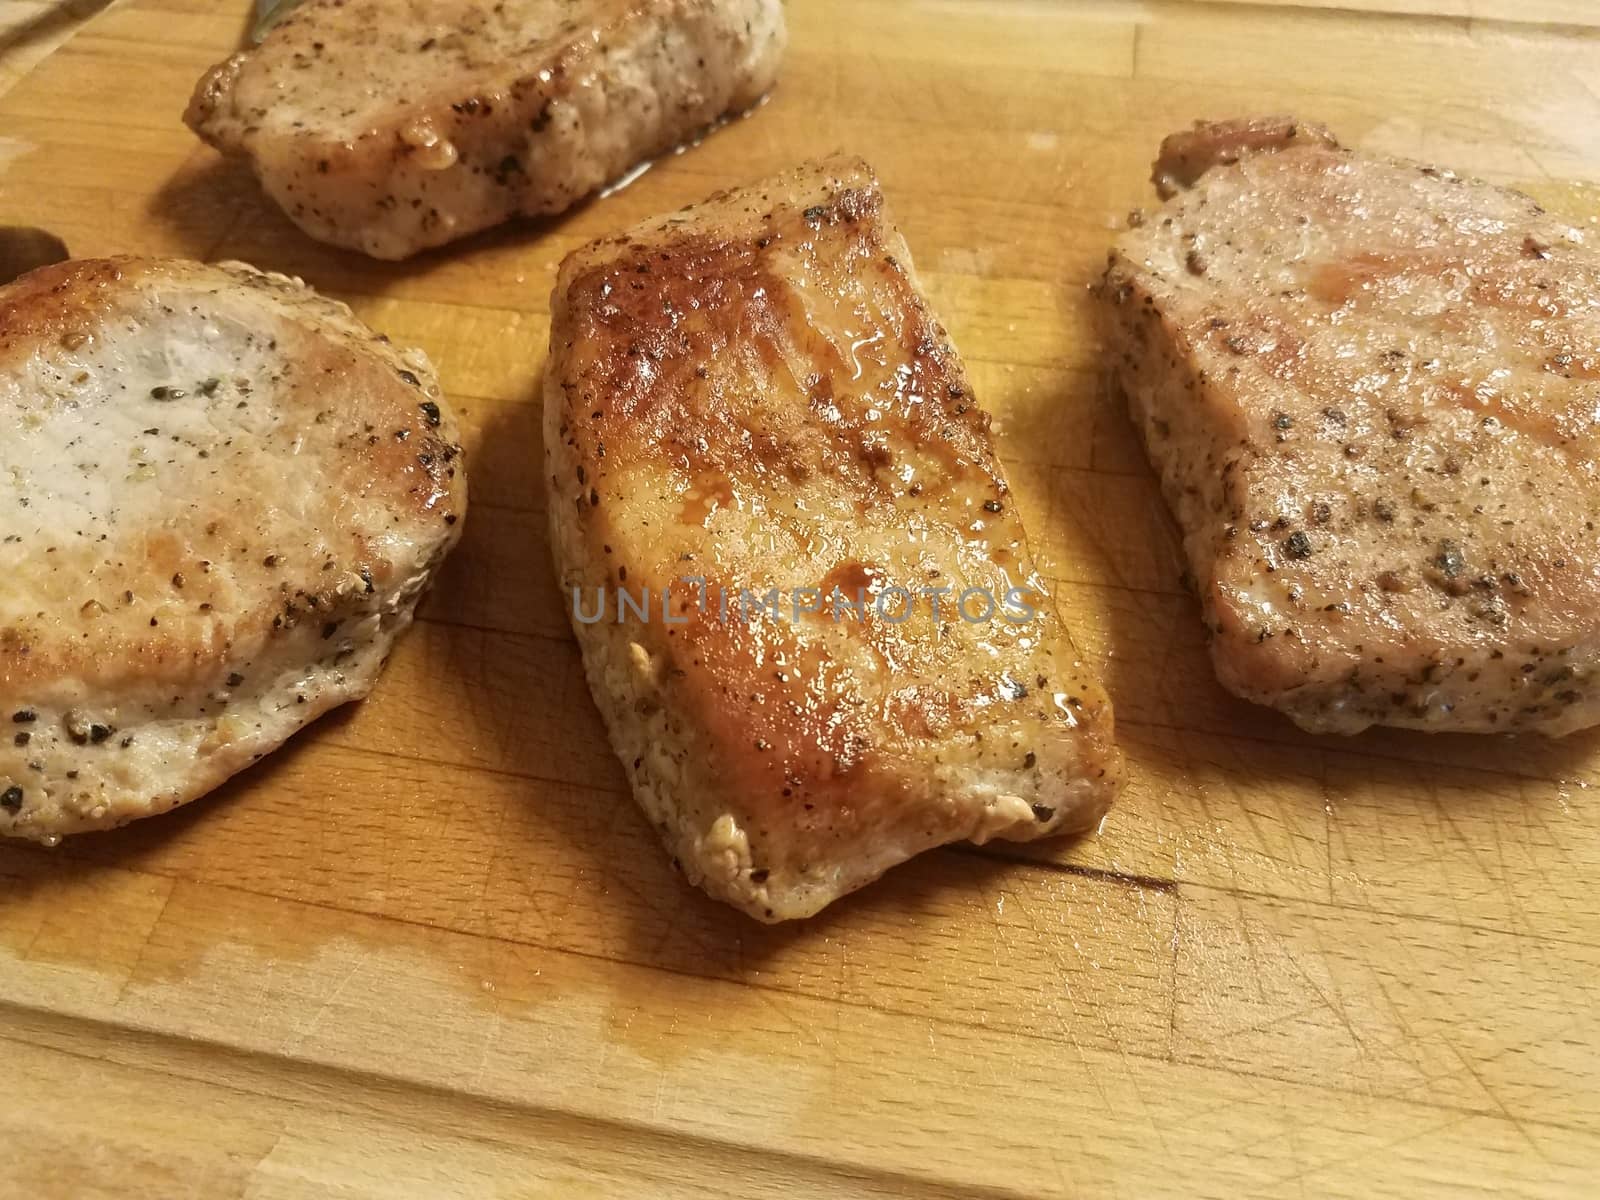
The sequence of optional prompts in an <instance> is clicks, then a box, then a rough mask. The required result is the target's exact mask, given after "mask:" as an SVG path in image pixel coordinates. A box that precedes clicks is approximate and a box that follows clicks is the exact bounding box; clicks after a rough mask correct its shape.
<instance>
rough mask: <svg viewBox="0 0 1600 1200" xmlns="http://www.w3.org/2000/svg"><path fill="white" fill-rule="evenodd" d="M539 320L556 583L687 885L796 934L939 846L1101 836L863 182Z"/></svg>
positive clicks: (1045, 607)
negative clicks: (544, 332) (546, 358)
mask: <svg viewBox="0 0 1600 1200" xmlns="http://www.w3.org/2000/svg"><path fill="white" fill-rule="evenodd" d="M552 303H553V312H554V324H553V328H552V332H551V363H550V369H549V372H548V375H547V382H546V392H545V446H546V465H547V469H548V478H549V489H550V514H551V525H552V530H553V541H554V545H555V554H556V561H557V567H558V571H559V575H560V580H561V584H562V587H563V589H564V591H565V593H566V595H567V597H568V601H569V603H570V604H572V606H573V617H574V628H575V629H576V631H577V634H578V638H579V641H580V643H581V644H582V647H583V654H584V663H585V666H586V668H587V672H588V676H589V683H590V686H591V688H592V690H593V692H594V696H595V699H596V701H597V702H598V704H599V706H600V709H601V711H602V713H603V714H604V716H605V718H606V721H607V724H608V726H609V728H610V734H611V740H612V744H613V746H614V747H615V749H616V752H617V754H618V756H619V757H620V758H621V760H622V763H623V766H624V767H625V769H626V771H627V773H628V776H629V779H630V780H631V782H632V785H633V790H634V794H635V796H636V797H637V799H638V801H639V803H640V805H641V806H642V807H643V809H644V811H645V813H646V814H647V815H648V817H649V819H650V821H651V822H652V823H653V824H654V825H655V826H656V827H657V829H658V830H659V832H660V834H661V837H662V839H663V840H664V841H665V843H666V845H667V848H668V850H669V851H670V852H671V854H672V855H673V858H674V861H675V862H676V863H677V865H678V866H679V867H681V868H682V870H683V871H684V872H685V873H686V874H687V875H688V877H689V879H690V880H691V881H693V882H695V883H698V884H699V885H700V886H702V887H703V888H705V890H706V891H708V892H709V893H710V894H711V895H713V896H715V897H717V898H719V899H722V900H725V901H727V902H728V903H730V904H733V905H735V906H737V907H738V908H741V909H743V910H744V911H745V912H747V913H749V914H751V915H752V916H755V917H757V918H758V919H761V920H768V921H775V920H783V919H786V918H792V917H804V916H808V915H810V914H812V913H815V912H816V911H817V910H819V909H820V908H822V907H823V906H824V905H826V904H827V903H829V902H830V901H831V900H834V899H835V898H837V897H839V896H841V895H843V894H844V893H846V892H849V891H851V890H852V889H854V888H857V887H860V886H861V885H862V884H865V883H867V882H869V881H871V880H873V879H875V878H876V877H877V876H879V875H880V874H881V873H882V872H884V871H885V870H887V869H888V868H889V867H891V866H893V865H894V864H896V863H899V862H901V861H903V860H904V859H906V858H909V857H910V856H912V855H914V854H917V853H919V852H920V851H923V850H926V849H928V848H930V847H933V846H937V845H940V844H942V843H946V842H953V841H960V840H962V839H970V840H972V841H976V842H982V841H986V840H988V839H990V838H1012V839H1019V840H1027V839H1032V838H1038V837H1046V836H1050V835H1053V834H1060V833H1067V832H1071V831H1076V830H1083V829H1088V828H1092V827H1093V826H1094V825H1095V824H1096V822H1098V821H1099V819H1100V817H1101V814H1102V813H1103V812H1104V811H1105V809H1106V807H1107V805H1108V804H1109V803H1110V802H1111V799H1112V796H1113V793H1114V791H1115V789H1116V787H1117V783H1118V779H1119V776H1120V766H1121V758H1120V755H1119V753H1118V751H1117V750H1116V748H1115V747H1114V745H1113V744H1112V740H1111V738H1112V720H1111V708H1110V705H1109V703H1108V702H1107V700H1106V697H1105V694H1104V692H1103V691H1102V690H1101V688H1100V686H1099V684H1098V683H1096V682H1095V680H1094V679H1093V678H1092V677H1091V676H1090V674H1089V673H1088V671H1086V670H1085V669H1084V667H1083V666H1082V664H1080V663H1079V662H1078V661H1077V659H1076V656H1075V654H1074V651H1073V647H1072V644H1071V642H1070V641H1069V640H1068V637H1067V634H1066V632H1065V631H1064V630H1063V628H1062V627H1061V624H1060V622H1059V620H1058V619H1057V617H1056V615H1055V612H1054V610H1053V606H1052V602H1051V601H1050V599H1049V596H1048V594H1047V593H1046V590H1045V587H1044V584H1043V583H1042V581H1041V580H1040V579H1039V577H1038V575H1037V574H1036V573H1035V568H1034V564H1033V562H1032V559H1031V558H1030V556H1029V552H1028V546H1027V539H1026V536H1025V535H1024V532H1023V528H1022V521H1021V518H1020V516H1019V514H1018V510H1017V505H1016V501H1015V499H1014V498H1013V496H1012V495H1011V492H1010V489H1009V488H1008V487H1007V485H1006V477H1005V472H1004V471H1003V470H1002V468H1001V466H1000V463H999V462H998V461H997V459H996V457H995V453H994V448H993V445H992V444H991V439H990V434H989V419H988V417H987V415H986V414H985V413H984V412H983V410H982V409H980V408H979V407H978V405H977V402H976V401H975V400H974V398H973V394H972V388H971V386H970V384H969V383H968V382H967V379H966V376H965V374H964V373H963V370H962V367H961V362H960V360H959V358H958V357H957V355H956V352H955V350H954V349H953V348H952V347H951V345H950V342H949V339H948V337H947V335H946V333H945V331H944V329H943V328H942V327H941V326H940V325H939V323H938V322H937V320H936V319H935V318H934V316H933V314H932V313H931V312H930V311H929V310H928V306H927V304H926V302H925V301H924V300H923V298H922V295H921V292H920V290H919V288H918V284H917V280H916V277H915V275H914V273H913V271H912V267H911V257H910V254H909V252H908V251H907V249H906V246H905V243H904V241H902V240H901V238H900V235H899V234H898V233H897V232H896V231H895V228H894V226H893V225H892V224H891V223H890V221H889V219H888V217H887V216H886V215H885V212H884V204H883V196H882V194H881V192H880V191H879V188H878V184H877V181H876V180H875V179H874V177H873V175H872V172H871V170H870V169H869V168H868V167H867V166H866V165H865V164H864V163H862V162H860V161H858V160H854V159H843V158H841V159H833V160H829V161H826V162H823V163H820V164H812V165H808V166H805V167H802V168H800V169H799V170H796V171H794V172H792V173H790V174H786V175H782V176H779V177H777V178H774V179H770V180H767V181H766V182H763V183H759V184H756V185H754V186H752V187H749V188H745V189H743V190H740V191H735V192H728V193H722V194H719V195H717V196H714V197H712V198H711V199H710V200H708V201H707V202H706V203H704V204H702V205H700V206H698V207H695V208H691V209H688V210H686V211H684V212H682V213H678V214H675V215H672V216H668V217H664V218H661V219H658V220H655V221H652V222H649V223H647V224H645V225H642V226H640V227H638V228H636V229H634V230H632V231H630V232H628V233H625V234H622V235H621V236H618V237H614V238H610V239H607V240H604V241H601V242H598V243H595V244H594V245H592V246H590V247H588V248H586V249H584V250H581V251H579V252H577V253H575V254H573V255H571V256H570V257H569V258H568V259H567V261H566V262H565V263H564V264H563V266H562V269H561V273H560V277H559V280H558V282H557V285H556V292H555V297H554V300H553V302H552ZM926 589H943V592H942V594H936V595H930V594H929V593H928V592H927V591H926ZM663 595H665V596H667V597H668V600H667V602H666V604H665V605H663V602H662V600H661V597H662V596H663ZM624 596H625V597H627V598H628V601H627V602H625V601H624V600H623V599H622V597H624ZM641 601H643V602H645V603H646V604H647V605H648V608H647V612H646V615H643V616H640V615H638V611H637V610H638V606H639V605H640V603H641ZM936 601H938V602H939V606H938V607H937V608H936V607H935V602H936ZM625 603H631V605H632V607H624V605H625ZM600 605H603V606H604V607H605V610H606V611H605V615H604V617H603V618H600V619H596V615H595V614H596V613H597V612H598V611H599V606H600Z"/></svg>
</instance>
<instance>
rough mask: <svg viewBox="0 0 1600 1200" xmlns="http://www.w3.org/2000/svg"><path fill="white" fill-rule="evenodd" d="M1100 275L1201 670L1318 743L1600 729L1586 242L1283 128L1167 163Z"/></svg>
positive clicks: (1596, 269) (1595, 432)
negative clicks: (1205, 639) (1186, 571)
mask: <svg viewBox="0 0 1600 1200" xmlns="http://www.w3.org/2000/svg"><path fill="white" fill-rule="evenodd" d="M1156 177H1157V179H1158V181H1165V182H1166V183H1167V185H1168V186H1169V187H1170V188H1172V189H1173V190H1174V191H1175V192H1176V195H1175V196H1174V198H1173V199H1172V200H1171V201H1169V203H1168V204H1167V205H1166V206H1165V207H1163V208H1161V209H1160V210H1159V211H1157V212H1155V213H1154V214H1153V215H1151V216H1149V217H1148V218H1146V219H1145V220H1144V221H1143V222H1142V224H1139V225H1138V226H1137V227H1136V228H1133V229H1131V230H1129V232H1128V233H1126V234H1125V235H1124V236H1123V237H1122V238H1121V240H1120V241H1119V242H1118V243H1117V246H1116V249H1115V250H1114V251H1113V252H1112V254H1111V262H1110V267H1109V270H1108V271H1107V273H1106V277H1105V281H1104V284H1103V286H1102V293H1103V297H1104V300H1105V303H1104V304H1103V305H1102V306H1101V307H1102V311H1103V313H1104V316H1105V318H1106V342H1107V351H1108V354H1109V356H1110V360H1111V363H1112V365H1113V367H1114V369H1115V372H1116V375H1117V378H1118V379H1119V380H1120V386H1121V388H1122V390H1123V391H1124V392H1125V393H1126V396H1127V399H1128V402H1129V405H1130V407H1131V409H1132V412H1133V416H1134V420H1135V422H1136V423H1137V424H1138V426H1139V428H1140V430H1141V431H1142V433H1143V435H1144V439H1145V443H1146V446H1147V447H1148V450H1149V453H1150V457H1151V460H1152V462H1153V463H1154V464H1155V466H1156V468H1157V470H1158V472H1159V473H1160V475H1161V480H1162V485H1163V488H1164V490H1165V494H1166V497H1167V500H1168V502H1169V503H1170V505H1171V507H1172V510H1173V512H1174V513H1175V515H1176V517H1177V521H1178V524H1179V526H1180V527H1181V529H1182V532H1183V540H1184V546H1185V549H1186V552H1187V555H1188V559H1189V563H1190V567H1191V571H1192V574H1193V577H1194V579H1195V581H1196V584H1197V586H1198V590H1199V593H1200V600H1201V604H1202V607H1203V610H1204V615H1205V621H1206V624H1207V626H1208V627H1209V630H1210V636H1211V651H1212V657H1213V659H1214V662H1215V665H1216V669H1217V674H1218V676H1219V678H1220V679H1221V681H1222V682H1223V684H1224V685H1225V686H1227V687H1228V688H1229V689H1230V690H1232V691H1234V692H1236V693H1237V694H1239V695H1240V696H1243V697H1245V698H1247V699H1250V700H1255V701H1259V702H1261V703H1263V704H1271V705H1274V706H1276V707H1278V708H1280V709H1282V710H1283V711H1284V712H1286V713H1288V714H1289V716H1290V717H1292V718H1293V719H1294V720H1295V721H1296V722H1297V723H1299V724H1300V725H1301V726H1303V727H1304V728H1306V729H1309V730H1314V731H1334V732H1341V733H1354V732H1358V731H1359V730H1361V729H1364V728H1366V727H1367V726H1369V725H1372V724H1375V723H1376V724H1385V725H1399V726H1406V727H1411V728H1417V729H1428V730H1470V731H1490V730H1543V731H1545V732H1548V733H1552V734H1562V733H1567V732H1570V731H1571V730H1574V729H1578V728H1581V727H1584V726H1587V725H1592V724H1594V723H1595V722H1596V721H1600V691H1597V689H1596V686H1595V682H1596V678H1597V676H1596V668H1597V666H1600V535H1597V534H1596V531H1595V530H1596V523H1597V522H1600V479H1597V475H1596V451H1597V449H1600V426H1597V413H1600V253H1597V252H1596V248H1595V246H1594V245H1593V244H1592V233H1586V232H1585V231H1582V230H1579V229H1575V228H1573V227H1572V226H1570V225H1568V224H1567V223H1565V222H1563V221H1560V220H1558V219H1556V218H1555V217H1553V216H1551V215H1549V214H1547V213H1545V212H1544V211H1543V210H1541V209H1540V207H1539V206H1538V205H1537V204H1535V203H1534V202H1533V201H1532V200H1530V199H1529V198H1528V197H1526V196H1523V195H1520V194H1518V193H1516V192H1513V191H1508V190H1505V189H1503V188H1498V187H1492V186H1489V185H1488V184H1484V183H1478V182H1474V181H1471V180H1468V179H1464V178H1461V177H1460V176H1457V175H1456V174H1454V173H1453V172H1451V171H1448V170H1444V169H1441V168H1437V167H1430V166H1421V165H1418V164H1415V163H1408V162H1399V161H1394V160H1391V159H1386V158H1381V157H1377V156H1373V155H1365V154H1359V153H1354V152H1351V151H1348V150H1344V149H1341V148H1339V146H1338V145H1337V143H1335V141H1334V139H1333V138H1332V137H1331V135H1329V134H1328V133H1327V132H1326V131H1325V130H1321V129H1318V128H1316V127H1314V126H1306V125H1303V124H1299V123H1296V122H1293V121H1290V120H1286V119H1280V120H1275V121H1244V122H1231V123H1226V124H1220V125H1202V126H1199V127H1197V129H1196V130H1194V131H1191V132H1187V133H1183V134H1179V135H1176V136H1175V137H1174V138H1170V139H1168V142H1167V143H1166V145H1164V146H1163V150H1162V157H1161V161H1160V162H1158V164H1157V169H1156Z"/></svg>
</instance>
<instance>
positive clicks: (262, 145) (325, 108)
mask: <svg viewBox="0 0 1600 1200" xmlns="http://www.w3.org/2000/svg"><path fill="white" fill-rule="evenodd" d="M785 37H786V35H785V30H784V21H783V6H782V3H781V0H504V2H502V3H495V4H490V3H488V2H487V0H408V2H407V3H405V4H402V5H396V4H395V3H393V0H307V2H306V3H304V4H302V5H301V6H300V7H298V8H297V9H295V10H294V11H293V12H291V13H290V14H289V15H288V16H286V17H284V18H283V19H282V20H281V21H279V22H278V23H277V24H275V25H274V26H273V27H272V30H271V32H269V33H268V34H267V36H266V38H265V40H264V41H263V42H262V44H261V45H260V46H259V47H257V48H256V49H253V50H247V51H245V52H243V53H240V54H235V55H234V56H233V57H232V58H229V59H228V60H227V61H225V62H222V63H219V64H218V65H217V66H215V67H213V68H212V69H211V70H210V71H209V72H208V73H207V74H206V76H205V77H204V78H203V79H201V80H200V83H199V85H198V86H197V87H196V88H195V93H194V98H193V99H192V100H191V101H190V103H189V110H188V112H187V113H186V114H185V116H184V120H185V121H187V122H188V124H189V126H190V127H191V128H192V129H193V130H194V131H195V132H196V133H198V134H199V135H200V136H201V137H202V138H204V139H205V140H206V141H207V142H209V143H210V144H211V145H213V146H215V147H216V148H217V149H219V150H221V151H223V152H224V153H225V154H230V155H235V156H238V157H241V158H244V159H247V160H248V161H249V162H250V164H251V167H252V168H253V169H254V171H255V173H256V176H257V178H259V179H260V181H261V184H262V186H263V187H264V188H266V190H267V192H268V194H269V195H270V196H271V197H272V198H273V200H274V201H276V202H277V204H278V205H279V206H280V207H281V208H282V209H283V210H284V212H286V213H287V214H288V215H289V218H290V219H291V220H292V221H294V223H295V224H296V225H298V226H300V228H301V229H303V230H305V231H306V232H307V233H309V234H310V235H311V236H312V237H315V238H320V239H321V240H322V241H325V242H332V243H333V244H334V245H337V246H347V247H350V248H352V249H356V250H362V251H364V252H366V253H367V254H370V255H372V256H374V257H376V258H388V259H396V258H405V257H406V256H407V255H410V254H414V253H416V252H417V251H418V250H422V249H425V248H426V247H429V246H438V245H441V244H443V243H445V242H448V241H450V240H452V239H454V238H458V237H461V236H463V235H465V234H468V233H472V232H474V231H476V230H479V229H485V228H487V227H489V226H491V225H497V224H499V223H500V222H502V221H506V220H508V219H510V218H512V217H515V216H518V215H526V216H535V215H540V214H547V213H557V212H561V211H562V210H563V209H566V208H569V207H571V206H572V205H573V204H575V203H577V202H578V201H579V200H581V199H583V198H584V197H585V196H587V195H589V194H590V193H592V192H594V191H596V190H597V189H599V188H601V187H603V186H605V185H606V184H608V183H611V182H613V181H614V180H616V179H617V178H618V177H619V176H621V175H623V174H624V173H625V172H627V171H628V170H629V169H630V168H632V167H634V166H635V165H637V164H639V163H640V162H642V161H645V160H647V159H649V158H651V157H653V156H655V155H657V154H660V153H662V152H664V151H667V150H670V149H672V148H673V147H674V146H677V145H679V144H681V143H683V142H685V141H687V140H688V139H689V138H690V137H692V136H693V135H694V134H695V133H697V132H698V131H700V130H702V129H704V128H706V127H708V126H710V125H711V124H713V123H714V122H715V121H717V120H718V119H719V118H720V117H723V116H725V115H727V114H730V113H736V112H740V111H743V110H745V109H748V108H750V107H751V106H752V105H754V104H755V103H756V102H757V101H758V100H759V99H760V98H761V97H762V95H763V94H765V93H766V91H767V90H768V89H769V88H770V87H771V86H772V84H773V80H774V79H775V78H776V75H777V70H778V62H779V60H780V59H781V57H782V54H783V47H784V43H785Z"/></svg>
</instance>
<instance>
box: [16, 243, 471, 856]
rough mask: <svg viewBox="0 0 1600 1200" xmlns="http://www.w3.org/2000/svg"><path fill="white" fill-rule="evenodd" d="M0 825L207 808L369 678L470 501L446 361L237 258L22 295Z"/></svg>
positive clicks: (101, 277)
mask: <svg viewBox="0 0 1600 1200" xmlns="http://www.w3.org/2000/svg"><path fill="white" fill-rule="evenodd" d="M0 413H3V414H4V420H5V422H6V424H7V426H8V429H9V432H8V433H7V435H6V437H5V438H4V440H3V441H0V486H3V488H4V490H5V493H6V494H5V497H4V499H3V502H0V719H3V720H4V722H5V725H6V729H7V732H6V733H5V735H4V736H3V738H0V833H5V834H11V835H15V836H21V837H28V838H33V839H35V840H38V841H43V842H52V843H53V842H54V841H56V840H57V839H59V838H60V836H61V835H62V834H66V833H74V832H77V831H80V830H86V829H103V828H107V827H110V826H113V825H120V824H122V823H124V822H126V821H130V820H133V819H134V818H136V817H143V816H147V815H149V814H151V813H157V812H163V811H165V810H167V809H170V808H172V807H174V806H175V805H178V804H183V803H185V802H186V801H189V800H193V799H194V798H195V797H197V796H199V795H201V794H203V793H204V792H206V791H207V790H209V789H210V788H212V787H214V786H216V785H217V784H218V783H220V782H221V781H222V780H224V779H226V778H227V777H228V776H230V775H232V774H233V773H234V772H236V771H238V770H240V769H241V768H243V767H245V766H248V765H249V764H250V763H251V762H253V761H255V760H256V759H258V758H260V757H261V756H262V755H264V754H266V753H267V752H268V751H270V750H272V749H273V748H274V747H276V746H277V745H278V744H279V743H281V742H282V741H283V740H284V739H285V738H287V737H288V736H289V735H290V734H292V733H294V732H295V731H296V730H297V729H299V728H300V727H301V726H303V725H305V724H306V723H307V722H309V721H311V720H312V719H313V718H315V717H316V716H318V715H319V714H321V713H324V712H326V711H327V710H328V709H330V708H332V707H334V706H335V705H338V704H342V703H344V702H345V701H347V700H354V699H356V698H358V697H360V696H363V695H365V694H366V692H367V691H368V689H369V688H371V686H372V684H373V680H374V679H375V678H376V676H377V674H378V670H379V668H380V667H381V666H382V664H383V660H384V658H385V656H386V655H387V654H388V652H389V649H390V647H391V645H393V643H394V639H395V637H396V636H397V635H398V634H399V633H400V631H401V630H402V629H404V628H405V627H406V625H408V624H409V623H410V621H411V614H412V610H413V608H414V607H415V606H416V603H417V599H418V596H419V594H420V593H421V592H422V590H423V588H424V587H425V586H426V584H427V582H428V580H429V577H430V576H431V575H432V573H433V571H434V569H435V568H436V567H437V566H438V564H439V562H440V560H441V559H443V557H444V555H445V553H446V552H447V551H448V550H449V549H450V547H451V546H452V545H453V544H454V542H455V540H456V538H457V536H458V534H459V531H460V518H461V516H462V514H463V511H464V507H465V503H466V481H465V477H464V475H463V473H462V467H461V462H460V458H459V454H460V451H459V448H458V447H457V445H456V430H455V423H454V421H453V419H452V417H451V415H450V412H449V410H448V408H447V407H446V406H445V404H444V402H443V399H442V397H441V396H440V394H439V389H438V386H437V385H436V384H435V383H434V379H433V373H432V371H431V369H430V368H429V366H428V363H427V360H426V359H425V358H423V356H422V355H421V354H419V353H416V352H414V351H407V352H400V351H398V350H396V349H395V348H394V347H392V346H390V345H389V344H388V342H387V339H384V338H380V337H378V336H377V335H375V334H373V333H372V331H371V330H369V329H367V328H365V327H364V326H362V325H361V324H360V323H359V322H358V321H356V319H355V318H354V317H353V316H352V315H351V313H350V310H349V309H348V308H346V307H345V306H344V305H342V304H336V303H334V302H333V301H330V300H325V299H322V298H321V297H319V296H317V295H315V294H314V293H313V292H312V291H311V290H310V289H309V288H307V287H305V286H304V285H303V284H301V283H300V282H299V281H298V280H292V279H287V278H285V277H283V276H281V275H264V274H261V273H259V272H257V271H255V270H252V269H251V268H249V267H245V266H243V265H240V264H228V265H223V266H203V265H201V264H199V263H191V262H178V261H164V260H156V259H134V258H123V259H102V260H80V261H76V262H67V263H60V264H57V265H55V266H50V267H45V268H42V269H40V270H38V271H35V272H33V273H31V274H29V275H25V276H23V277H22V278H21V279H19V280H17V281H16V282H15V283H12V284H11V285H9V286H7V287H4V288H0Z"/></svg>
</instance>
